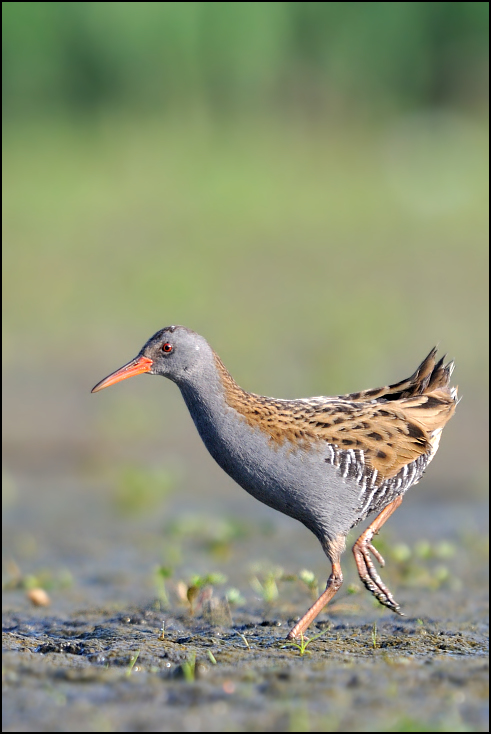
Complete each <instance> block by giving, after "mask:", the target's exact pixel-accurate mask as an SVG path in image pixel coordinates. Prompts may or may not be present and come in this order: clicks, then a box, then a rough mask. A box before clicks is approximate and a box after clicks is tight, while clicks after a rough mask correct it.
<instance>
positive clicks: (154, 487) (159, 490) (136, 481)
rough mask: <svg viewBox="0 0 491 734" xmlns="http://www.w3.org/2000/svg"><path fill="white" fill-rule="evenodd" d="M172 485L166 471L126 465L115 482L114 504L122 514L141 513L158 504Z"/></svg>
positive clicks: (170, 476)
mask: <svg viewBox="0 0 491 734" xmlns="http://www.w3.org/2000/svg"><path fill="white" fill-rule="evenodd" d="M174 485H175V480H174V477H173V476H172V475H171V473H170V472H168V471H165V470H154V471H149V470H148V469H145V468H143V467H139V466H127V467H125V468H124V470H123V471H122V472H121V474H120V476H119V478H118V480H117V482H116V486H115V488H114V494H113V497H114V504H115V505H116V507H117V509H118V510H119V511H120V512H121V514H123V515H131V516H133V515H134V514H135V513H137V512H138V513H143V512H146V511H148V510H151V509H152V508H153V507H154V506H155V505H156V504H157V503H159V504H160V503H161V502H162V498H163V497H165V496H166V495H168V494H169V493H170V492H171V490H172V489H173V487H174Z"/></svg>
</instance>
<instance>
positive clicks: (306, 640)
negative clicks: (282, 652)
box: [286, 627, 330, 657]
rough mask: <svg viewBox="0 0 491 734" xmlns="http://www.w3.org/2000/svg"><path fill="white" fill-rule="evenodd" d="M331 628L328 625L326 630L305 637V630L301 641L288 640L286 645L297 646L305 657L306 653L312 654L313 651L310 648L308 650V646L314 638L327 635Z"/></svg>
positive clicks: (301, 634) (301, 655)
mask: <svg viewBox="0 0 491 734" xmlns="http://www.w3.org/2000/svg"><path fill="white" fill-rule="evenodd" d="M329 629H330V627H326V629H325V630H322V632H319V633H318V634H316V635H314V636H313V637H304V635H303V632H301V633H300V642H299V641H298V640H292V641H291V642H287V643H286V646H287V647H296V648H297V650H298V651H299V653H300V657H303V656H304V655H311V654H312V653H311V652H310V650H307V647H308V646H309V645H310V643H311V642H313V641H314V640H318V639H319V637H322V635H325V634H326V632H329Z"/></svg>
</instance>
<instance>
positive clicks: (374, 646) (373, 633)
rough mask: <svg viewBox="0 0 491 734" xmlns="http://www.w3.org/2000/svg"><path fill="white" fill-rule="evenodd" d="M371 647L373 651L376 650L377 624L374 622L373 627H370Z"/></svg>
mask: <svg viewBox="0 0 491 734" xmlns="http://www.w3.org/2000/svg"><path fill="white" fill-rule="evenodd" d="M372 647H373V649H374V650H376V649H377V647H378V645H377V622H374V623H373V627H372Z"/></svg>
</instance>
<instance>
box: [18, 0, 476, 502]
mask: <svg viewBox="0 0 491 734" xmlns="http://www.w3.org/2000/svg"><path fill="white" fill-rule="evenodd" d="M488 12H489V9H488V4H487V3H479V2H478V3H463V2H448V3H447V2H443V3H437V2H435V3H433V2H430V3H375V2H372V3H294V2H292V3H275V2H273V3H210V2H206V3H138V4H137V3H64V2H62V3H45V2H43V3H24V2H21V3H8V2H7V3H4V4H3V16H4V26H3V38H4V67H3V68H4V121H5V122H4V136H3V180H4V201H3V207H4V209H3V214H4V217H3V236H4V255H3V264H4V266H5V267H4V271H3V282H4V305H5V308H4V314H3V319H4V327H5V328H4V336H3V338H4V347H5V349H4V360H5V361H4V364H5V367H6V377H7V379H8V381H9V386H10V387H9V390H7V398H8V399H10V403H8V404H7V406H6V414H7V416H8V421H7V423H8V429H9V430H8V440H11V441H12V442H15V441H16V440H17V439H19V440H21V441H22V440H24V438H25V436H29V440H32V441H33V443H35V442H36V441H38V440H39V438H40V437H41V436H42V437H43V440H44V441H45V442H47V441H48V439H52V440H53V443H55V444H57V445H61V444H62V443H63V442H64V441H66V440H68V437H69V436H73V435H74V434H76V433H77V432H82V431H83V430H85V431H86V432H87V435H90V438H91V439H93V438H94V437H95V439H94V440H95V441H96V442H99V443H100V445H101V446H102V445H106V446H107V443H105V442H107V441H113V442H118V444H120V445H121V446H122V447H125V446H126V447H127V446H139V445H142V446H143V445H144V444H147V445H150V442H152V441H153V442H154V444H155V445H158V446H159V447H160V446H161V445H162V441H164V442H167V444H166V445H170V441H171V440H173V438H174V437H177V438H176V443H174V444H173V445H172V449H170V450H171V451H174V452H175V451H176V445H177V442H178V440H180V441H181V444H184V442H186V445H188V443H189V441H191V440H192V439H191V438H190V437H189V431H188V429H187V427H188V425H189V424H188V423H187V422H186V421H187V417H185V416H184V410H183V406H182V405H181V403H180V402H179V400H178V396H174V392H173V391H172V388H171V386H166V388H167V389H164V386H162V385H160V386H158V387H156V385H155V383H154V384H152V385H151V386H150V385H148V383H147V380H146V379H145V380H143V379H141V382H139V383H138V388H137V387H136V385H135V384H133V387H129V385H125V386H124V388H118V389H116V388H115V389H114V392H112V391H107V394H106V393H104V395H103V396H101V398H97V400H95V399H92V398H91V399H90V400H91V401H92V402H91V403H90V416H91V417H90V420H88V419H87V414H86V413H85V411H86V410H89V409H88V408H87V407H86V406H87V402H86V391H87V389H88V388H90V387H91V386H92V384H93V383H95V382H97V381H98V380H99V379H100V378H101V377H102V376H103V374H105V373H107V372H109V371H110V370H112V369H114V368H115V367H117V366H118V365H119V364H120V363H123V362H125V361H126V360H127V359H129V358H130V357H131V356H132V354H134V353H136V352H137V351H138V349H139V348H140V346H141V344H142V343H143V342H144V341H145V340H146V339H147V338H148V337H149V336H150V335H151V334H152V333H154V332H155V331H156V330H157V329H159V328H161V327H162V326H164V325H166V324H169V323H182V324H185V325H187V326H189V327H190V328H193V329H195V330H196V331H199V332H201V333H203V334H204V335H205V336H206V337H207V338H208V339H209V341H210V343H211V344H212V345H213V346H214V348H215V349H217V351H218V352H219V353H220V354H221V356H222V358H223V359H224V362H225V364H226V365H227V367H228V368H229V369H230V371H231V372H232V374H233V375H234V377H235V378H236V379H237V380H238V381H239V383H241V384H242V385H243V386H244V387H245V388H246V389H250V390H254V391H256V392H261V393H263V394H273V395H277V396H279V397H294V396H299V395H307V394H326V393H327V394H335V393H341V392H348V391H353V390H357V389H360V388H362V387H368V386H371V385H377V384H381V383H382V382H384V381H391V380H392V381H396V380H398V379H401V378H402V377H404V376H405V375H407V374H409V372H411V371H413V370H414V368H415V367H416V365H417V363H418V361H419V360H421V359H422V358H423V357H424V355H425V354H426V353H427V352H428V351H429V349H430V348H431V347H432V346H433V344H434V343H441V346H442V349H443V350H444V351H445V350H448V351H449V356H451V357H455V358H456V360H457V370H456V373H455V374H456V381H457V382H458V383H459V384H460V387H461V391H462V392H463V393H464V397H465V400H464V401H462V404H461V406H459V414H458V421H457V419H456V421H455V426H456V428H455V429H453V428H451V429H449V431H448V434H449V435H448V437H446V438H445V440H444V441H443V442H442V452H443V451H445V450H447V449H446V448H445V446H446V445H448V453H447V461H441V462H440V467H442V468H443V467H445V466H448V471H447V479H448V480H450V481H452V482H454V483H455V482H456V481H458V480H457V479H456V478H455V477H456V476H460V477H461V478H462V477H464V475H465V477H466V481H467V480H468V467H471V468H472V469H471V471H472V473H473V476H472V478H471V481H470V485H471V487H476V486H480V487H483V486H484V473H485V468H484V467H485V463H484V462H485V459H484V456H485V449H486V437H485V407H484V405H483V401H482V399H481V394H482V389H483V385H484V384H485V380H486V370H485V363H486V355H487V346H486V345H487V336H486V326H487V240H488V184H487V174H488V170H487V146H488V143H487V132H488V131H487V117H486V114H487V113H486V101H487V89H486V79H487V55H488V51H487V45H488V30H487V16H488ZM19 355H23V356H22V358H21V359H19ZM27 355H29V356H27ZM58 376H60V379H58ZM50 380H51V381H52V382H51V383H50ZM69 380H72V382H71V383H69ZM148 382H150V380H149V381H148ZM55 383H56V384H55ZM145 384H146V385H147V387H145ZM48 385H51V387H49V388H48V387H47V386H48ZM158 389H160V393H157V392H156V390H158ZM145 390H147V392H145ZM135 391H136V392H135ZM28 394H29V397H27V396H28ZM160 395H164V396H165V397H164V398H162V400H161V399H160ZM156 396H157V397H156ZM163 408H165V409H163ZM94 414H96V415H97V418H96V417H94ZM84 415H85V416H86V422H85V423H84V420H83V416H84ZM91 421H92V422H91ZM89 423H90V425H89ZM452 425H453V423H452ZM184 426H186V429H185V428H184ZM78 435H79V434H77V436H78ZM452 436H453V438H452ZM452 440H453V442H454V443H453V445H452V443H451V442H452ZM447 442H449V443H448V444H447ZM12 445H13V444H12ZM197 446H198V439H197V438H196V443H195V444H194V449H191V450H199V449H197ZM122 450H123V451H124V450H125V449H124V448H123V449H122ZM43 451H44V455H46V451H45V449H44V450H43ZM18 455H20V454H18ZM462 455H465V456H466V457H467V458H466V462H462V461H461V456H462ZM29 456H30V452H25V451H22V457H23V458H22V461H23V463H25V462H26V461H28V460H29ZM101 456H102V457H103V459H104V460H106V459H107V455H106V453H105V452H104V450H102V449H101ZM158 456H159V460H160V453H159V454H158ZM147 459H148V457H147V455H143V454H142V453H139V451H138V449H135V452H134V453H133V454H132V455H130V456H129V457H128V462H129V463H134V464H135V465H142V464H144V463H146V461H147ZM110 460H113V458H112V459H110ZM452 462H454V464H452ZM128 481H129V480H128ZM128 481H126V484H128ZM145 481H146V479H145ZM131 482H132V483H133V485H135V481H134V478H133V479H131ZM140 484H141V482H140ZM153 484H155V482H154V483H153ZM149 486H153V485H152V484H151V483H150V485H149ZM123 489H124V487H123ZM127 489H128V492H126V495H127V496H126V495H125V497H126V499H125V498H123V497H121V499H124V502H129V501H130V500H131V502H133V501H136V498H137V491H136V490H137V489H138V488H137V487H136V485H135V486H131V487H130V486H129V485H128V487H127ZM125 491H126V490H125ZM468 491H472V489H471V490H468ZM145 492H146V494H145V493H144V494H142V496H141V497H139V499H138V502H143V503H145V502H147V506H148V503H150V505H151V502H152V498H151V496H150V495H151V492H150V494H149V492H148V491H147V490H145ZM128 498H129V499H128Z"/></svg>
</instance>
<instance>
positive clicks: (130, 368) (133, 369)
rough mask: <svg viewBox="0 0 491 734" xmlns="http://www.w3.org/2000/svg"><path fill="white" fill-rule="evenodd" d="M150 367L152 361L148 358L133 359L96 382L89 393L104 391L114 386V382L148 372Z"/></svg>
mask: <svg viewBox="0 0 491 734" xmlns="http://www.w3.org/2000/svg"><path fill="white" fill-rule="evenodd" d="M152 365H153V361H152V360H151V359H149V358H148V357H142V356H140V357H135V359H132V360H131V362H128V364H125V365H124V367H121V368H120V369H119V370H116V372H113V373H112V374H110V375H108V376H107V377H105V378H104V379H103V380H101V381H100V382H98V383H97V385H96V386H95V387H93V388H92V390H91V392H99V390H104V388H105V387H109V386H110V385H115V384H116V382H121V380H126V378H127V377H133V376H134V375H141V374H142V373H143V372H150V368H151V366H152Z"/></svg>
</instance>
